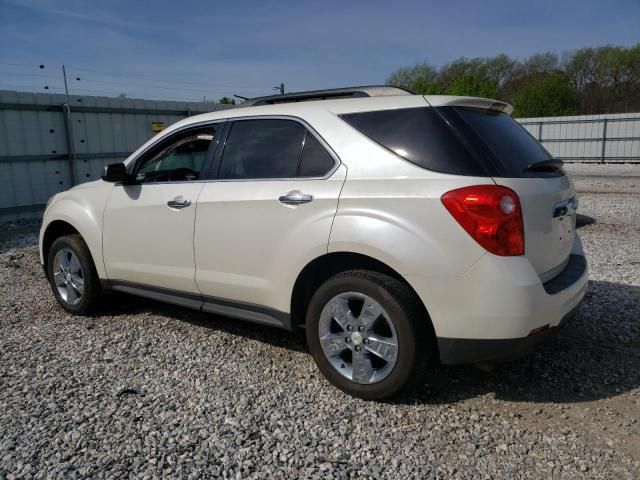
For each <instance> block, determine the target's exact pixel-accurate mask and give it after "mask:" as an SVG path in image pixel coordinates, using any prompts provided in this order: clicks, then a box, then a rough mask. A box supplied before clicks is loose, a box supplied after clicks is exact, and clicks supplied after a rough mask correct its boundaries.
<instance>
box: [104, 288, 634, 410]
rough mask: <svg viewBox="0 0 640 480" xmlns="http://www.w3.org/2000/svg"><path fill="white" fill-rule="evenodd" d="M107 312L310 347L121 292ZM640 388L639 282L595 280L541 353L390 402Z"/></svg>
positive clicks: (530, 398) (583, 396)
mask: <svg viewBox="0 0 640 480" xmlns="http://www.w3.org/2000/svg"><path fill="white" fill-rule="evenodd" d="M117 295H118V296H120V297H121V299H119V300H118V301H115V302H110V304H111V306H110V307H109V308H108V309H107V311H105V312H104V313H105V314H107V315H120V314H122V315H131V314H132V313H134V314H135V313H144V312H148V313H153V314H159V315H163V316H167V317H171V318H174V319H177V320H181V321H185V322H188V323H190V324H192V325H196V326H198V327H202V328H206V329H210V330H213V331H221V332H225V333H229V334H232V335H237V336H241V337H244V338H250V339H252V340H256V341H259V342H264V343H268V344H271V345H274V346H277V347H282V348H286V349H289V350H293V351H298V352H307V351H308V350H307V347H306V343H305V339H304V334H303V331H299V332H295V333H289V332H283V331H282V330H279V329H275V328H272V327H267V326H261V325H253V324H249V323H246V322H242V321H238V320H234V319H230V318H226V317H221V316H216V315H210V314H205V313H201V312H197V311H191V310H186V309H184V308H181V307H176V306H172V305H166V304H162V303H159V302H155V301H151V300H145V299H139V298H134V297H130V296H126V295H120V294H117ZM639 386H640V287H638V286H633V285H626V284H621V283H613V282H605V281H590V282H589V288H588V290H587V294H586V297H585V301H584V302H583V304H582V306H581V308H580V311H579V312H578V315H577V316H576V317H575V318H574V319H573V320H572V321H571V322H570V323H569V324H568V325H566V327H564V328H563V329H561V330H560V331H559V332H558V333H557V335H555V336H553V337H551V338H550V340H549V341H548V342H547V343H546V344H545V345H543V346H542V347H541V348H539V349H538V350H536V351H535V352H533V353H531V354H529V355H527V356H526V357H524V358H522V359H519V360H515V361H512V362H508V363H504V364H502V365H498V366H497V367H496V368H495V370H494V371H492V372H490V373H485V372H483V371H481V370H480V369H478V368H476V367H474V366H455V367H453V366H442V365H438V366H436V367H435V368H434V369H433V371H432V372H431V373H430V375H429V377H428V383H426V384H425V385H424V386H423V387H421V388H419V389H417V390H415V391H414V392H412V393H407V394H403V395H401V396H399V397H397V398H394V399H393V400H390V401H389V402H388V403H395V404H416V403H424V404H443V403H447V404H448V403H455V402H460V401H464V400H466V399H470V398H475V397H480V396H486V395H488V396H490V397H493V398H497V399H503V400H507V401H515V402H535V403H573V402H588V401H593V400H597V399H602V398H609V397H614V396H616V395H619V394H621V393H624V392H626V391H630V390H632V389H636V388H638V387H639Z"/></svg>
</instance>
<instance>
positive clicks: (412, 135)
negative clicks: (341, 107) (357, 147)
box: [342, 107, 487, 176]
mask: <svg viewBox="0 0 640 480" xmlns="http://www.w3.org/2000/svg"><path fill="white" fill-rule="evenodd" d="M342 118H343V120H345V121H346V122H347V123H349V124H350V125H351V126H353V127H355V128H356V129H358V130H360V131H361V132H362V133H364V134H365V135H366V136H368V137H369V138H371V139H372V140H374V141H376V142H377V143H379V144H380V145H382V146H383V147H386V148H388V149H389V150H391V151H392V152H394V153H396V154H397V155H399V156H401V157H403V158H405V159H406V160H408V161H410V162H411V163H415V164H416V165H418V166H420V167H423V168H426V169H429V170H434V171H436V172H444V173H453V174H458V175H479V176H482V175H486V174H487V170H486V168H485V167H484V166H483V165H482V163H481V162H479V161H478V160H477V159H476V158H474V156H472V155H471V154H470V153H469V151H468V150H467V149H466V148H465V146H464V144H463V143H462V142H461V141H460V139H459V138H458V137H457V135H456V133H455V132H454V130H453V129H452V128H450V127H449V126H448V125H447V123H446V122H445V121H444V119H443V118H442V117H441V116H440V115H439V114H438V112H437V111H435V110H434V109H433V108H430V107H424V108H404V109H396V110H381V111H376V112H362V113H350V114H346V115H342Z"/></svg>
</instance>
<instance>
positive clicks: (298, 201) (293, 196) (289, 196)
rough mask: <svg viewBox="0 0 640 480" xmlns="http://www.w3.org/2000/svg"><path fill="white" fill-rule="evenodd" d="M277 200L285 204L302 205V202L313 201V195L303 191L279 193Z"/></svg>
mask: <svg viewBox="0 0 640 480" xmlns="http://www.w3.org/2000/svg"><path fill="white" fill-rule="evenodd" d="M278 200H279V201H280V203H284V204H285V205H302V204H303V203H309V202H312V201H313V195H307V194H305V193H293V192H292V193H285V194H284V195H281V196H280V197H279V198H278Z"/></svg>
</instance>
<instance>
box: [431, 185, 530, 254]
mask: <svg viewBox="0 0 640 480" xmlns="http://www.w3.org/2000/svg"><path fill="white" fill-rule="evenodd" d="M441 200H442V203H443V204H444V206H445V207H446V209H447V210H449V213H451V215H453V218H455V219H456V220H457V221H458V223H459V224H460V225H461V226H462V228H464V229H465V230H466V231H467V233H468V234H469V235H471V237H472V238H473V239H474V240H475V241H476V242H478V243H479V244H480V245H481V246H482V247H484V248H485V249H487V250H488V251H490V252H491V253H494V254H496V255H501V256H515V255H524V223H523V220H522V209H521V208H520V199H519V198H518V195H517V194H516V192H514V191H513V190H511V189H509V188H507V187H502V186H499V185H474V186H472V187H464V188H458V189H456V190H451V191H450V192H447V193H445V194H444V195H442V197H441Z"/></svg>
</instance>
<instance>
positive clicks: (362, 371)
mask: <svg viewBox="0 0 640 480" xmlns="http://www.w3.org/2000/svg"><path fill="white" fill-rule="evenodd" d="M429 322H430V320H429V318H428V315H427V313H426V311H425V309H424V307H423V306H422V304H421V303H420V301H419V299H418V298H417V296H416V294H415V293H414V292H413V291H412V290H411V288H410V287H409V286H408V285H406V284H404V283H402V282H400V281H399V280H397V279H395V278H393V277H390V276H388V275H384V274H381V273H378V272H372V271H366V270H350V271H347V272H343V273H339V274H337V275H335V276H334V277H332V278H330V279H329V280H327V281H326V282H325V283H323V284H322V285H321V286H320V287H319V288H318V290H316V292H315V293H314V295H313V296H312V298H311V301H310V303H309V308H308V309H307V318H306V335H307V343H308V345H309V350H310V351H311V354H312V356H313V358H314V360H315V362H316V364H317V365H318V368H319V369H320V371H321V372H322V373H323V374H324V376H325V377H326V378H327V379H328V380H329V381H330V382H331V383H333V384H334V385H335V386H336V387H338V388H339V389H341V390H342V391H344V392H346V393H348V394H349V395H353V396H355V397H359V398H363V399H367V400H379V399H384V398H389V397H391V396H394V395H396V394H398V393H399V392H400V391H401V390H405V389H408V388H410V387H416V386H421V385H423V384H424V381H425V377H426V373H427V371H428V367H429V364H430V363H431V360H432V359H433V358H434V353H435V338H434V335H433V331H432V329H431V327H430V323H429Z"/></svg>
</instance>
